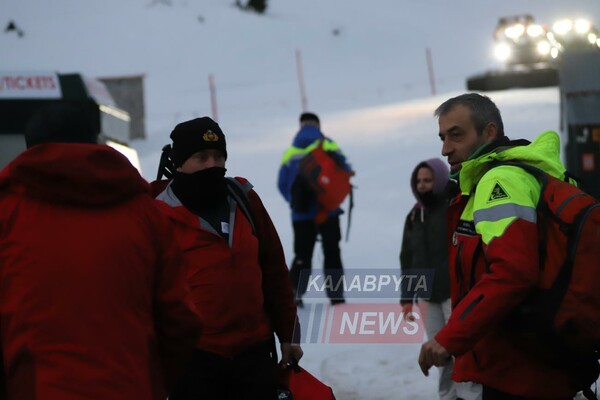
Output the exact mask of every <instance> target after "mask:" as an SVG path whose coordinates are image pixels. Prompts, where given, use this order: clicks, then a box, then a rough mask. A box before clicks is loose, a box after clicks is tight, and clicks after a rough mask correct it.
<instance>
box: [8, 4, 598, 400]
mask: <svg viewBox="0 0 600 400" xmlns="http://www.w3.org/2000/svg"><path fill="white" fill-rule="evenodd" d="M165 3H167V2H160V1H153V0H143V1H142V0H128V1H122V0H103V1H102V2H98V1H95V2H93V1H89V0H87V1H86V0H83V1H82V0H78V1H76V0H53V1H52V2H42V1H39V0H37V1H36V0H19V1H15V0H0V23H1V24H3V25H5V24H6V23H7V22H8V20H9V19H14V20H15V21H16V22H17V24H18V25H19V26H20V27H21V28H22V29H23V30H24V31H25V36H24V37H23V38H18V37H17V36H16V35H14V34H9V33H4V34H2V33H0V54H2V59H1V60H2V61H1V62H0V69H3V70H57V71H60V72H72V71H79V72H84V73H85V74H87V75H89V76H101V77H106V76H112V75H132V74H145V76H146V112H147V129H148V139H147V140H144V141H139V142H135V143H134V146H135V147H136V148H137V149H138V150H139V152H140V156H141V161H142V167H143V170H144V175H145V176H146V178H148V179H153V178H154V175H155V170H156V163H157V162H158V156H159V150H160V148H161V147H162V145H163V144H165V143H167V142H168V134H169V132H170V131H171V129H172V128H173V126H174V125H175V124H176V123H177V122H180V121H182V120H186V119H190V118H193V117H196V116H202V115H210V113H211V108H210V101H209V91H208V75H209V74H214V76H215V80H216V84H217V100H218V106H219V109H218V112H219V121H220V124H221V126H222V127H223V130H224V131H225V133H226V135H227V139H228V146H229V147H228V149H229V150H228V152H229V160H228V165H227V167H228V169H229V172H230V174H231V175H241V176H246V177H248V178H249V179H250V181H251V182H252V183H253V184H254V185H255V187H256V190H257V191H258V193H259V194H260V195H261V197H262V198H263V201H264V203H265V205H266V206H267V208H268V210H269V211H270V213H271V216H272V219H273V221H274V222H275V224H276V226H277V228H278V230H279V232H280V235H281V238H282V242H283V244H284V247H285V250H286V254H287V257H288V259H290V258H291V256H292V254H291V243H292V233H291V227H290V222H289V212H288V209H287V205H286V204H285V203H284V201H283V199H282V198H281V196H280V195H279V194H278V192H277V190H276V187H275V182H276V175H277V168H278V166H279V160H280V157H281V154H282V152H283V150H284V149H285V148H286V147H287V146H288V145H289V142H290V140H291V139H292V137H293V135H294V133H295V131H296V130H297V117H298V114H299V112H300V111H301V102H300V96H299V89H298V82H297V76H296V60H295V52H296V50H300V52H301V55H302V61H303V67H304V76H305V80H306V90H307V97H308V106H309V109H311V110H314V111H315V112H317V113H318V114H319V115H320V117H321V120H322V126H323V130H324V132H325V133H326V134H328V135H331V136H332V137H333V138H334V139H336V141H337V142H338V143H339V144H340V146H341V147H342V148H343V149H344V151H345V153H346V155H347V156H348V159H349V161H350V162H351V163H352V164H353V167H354V169H355V170H356V171H357V176H356V177H355V178H354V184H355V185H356V186H357V190H356V206H355V210H354V212H353V219H352V230H351V234H350V240H349V242H347V243H346V242H343V243H342V246H343V250H342V251H343V261H344V264H345V266H346V267H347V268H349V269H367V268H373V269H375V268H377V269H396V268H398V253H399V248H400V240H401V231H402V223H403V221H404V216H405V214H406V213H407V212H408V210H409V209H410V207H411V206H412V204H413V201H414V199H413V198H412V195H411V193H410V191H409V189H408V180H409V173H410V171H411V169H412V167H413V166H414V165H415V164H416V163H417V162H419V161H421V160H423V159H426V158H430V157H434V156H439V153H440V143H439V139H438V137H437V122H436V119H435V118H434V117H433V115H432V114H433V110H434V109H435V108H436V107H437V106H438V105H439V104H440V103H441V102H442V101H444V100H445V99H447V98H448V97H450V96H453V95H457V94H459V93H461V92H462V90H463V88H464V81H465V78H466V77H467V76H469V75H472V74H475V73H479V72H482V71H483V70H485V69H487V68H490V67H494V66H495V64H494V61H493V60H492V59H491V55H490V51H489V48H490V46H491V43H492V30H493V28H494V26H495V24H496V21H497V18H498V17H499V16H503V15H511V14H519V13H524V12H528V13H531V14H533V15H534V16H535V17H536V18H537V19H538V20H540V21H551V20H553V19H555V18H558V17H560V16H562V15H574V16H588V17H590V18H591V19H593V20H595V21H596V22H597V24H600V3H599V2H598V0H572V1H569V2H568V4H564V2H563V1H561V0H546V1H544V2H540V1H538V0H505V1H502V2H494V3H493V7H491V6H490V5H491V3H490V2H482V1H477V2H476V1H470V0H456V1H453V2H446V1H444V0H431V1H426V2H417V1H410V0H378V1H377V2H370V3H368V2H364V1H359V0H326V1H325V0H302V1H292V0H277V1H271V2H270V8H269V10H268V13H267V15H265V16H263V17H259V16H256V15H253V14H248V13H242V12H240V11H239V10H238V9H236V8H235V7H233V6H232V4H231V3H233V1H223V0H203V1H195V2H193V1H189V0H173V1H172V2H171V3H172V5H171V6H169V5H165ZM366 4H369V7H367V6H366ZM465 10H468V11H465ZM334 31H337V32H338V34H337V35H335V34H333V32H334ZM426 48H430V49H431V51H432V54H433V62H434V70H435V75H436V84H437V91H438V93H439V94H438V95H436V96H431V95H430V87H429V83H428V76H427V70H426V64H425V49H426ZM490 96H491V97H492V99H493V100H494V101H496V102H497V104H498V105H499V107H500V109H501V111H502V114H503V116H504V120H505V128H506V132H507V134H508V135H509V136H510V137H513V138H517V137H524V138H528V139H532V138H533V137H535V135H537V134H539V133H540V132H542V131H544V130H548V129H552V130H558V129H559V117H558V107H559V106H558V92H557V89H556V88H545V89H533V90H511V91H506V92H495V93H490ZM343 221H344V225H345V220H343ZM343 228H345V226H344V227H343ZM321 261H322V258H321V257H320V255H318V254H316V255H315V268H318V267H319V264H320V262H321ZM349 301H350V302H358V300H355V299H350V300H349ZM304 349H305V353H306V355H305V358H304V359H303V365H304V366H305V367H306V368H307V369H308V370H309V371H311V372H313V373H314V374H315V375H317V376H318V377H320V378H322V379H323V380H324V381H326V382H327V383H329V384H330V385H332V386H333V387H334V390H335V393H336V395H337V396H338V399H340V400H350V399H365V400H366V399H368V400H375V399H422V400H425V399H433V398H435V393H436V389H435V387H436V383H435V377H434V376H430V377H429V378H425V377H423V376H422V374H421V372H420V371H419V369H418V365H417V363H416V358H417V354H418V350H419V346H418V345H417V344H388V345H382V344H379V345H377V344H315V343H312V344H306V345H304Z"/></svg>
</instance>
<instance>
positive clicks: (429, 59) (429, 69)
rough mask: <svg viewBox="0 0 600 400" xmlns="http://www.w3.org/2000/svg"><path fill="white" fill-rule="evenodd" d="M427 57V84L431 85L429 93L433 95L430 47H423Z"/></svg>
mask: <svg viewBox="0 0 600 400" xmlns="http://www.w3.org/2000/svg"><path fill="white" fill-rule="evenodd" d="M425 56H426V58H427V70H428V71H429V86H430V87H431V95H432V96H435V76H434V75H433V62H432V61H431V49H430V48H429V47H428V48H427V49H425Z"/></svg>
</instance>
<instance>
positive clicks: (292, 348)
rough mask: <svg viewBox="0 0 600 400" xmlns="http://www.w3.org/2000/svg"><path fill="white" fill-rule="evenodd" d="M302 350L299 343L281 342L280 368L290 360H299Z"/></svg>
mask: <svg viewBox="0 0 600 400" xmlns="http://www.w3.org/2000/svg"><path fill="white" fill-rule="evenodd" d="M303 355H304V352H303V351H302V347H300V345H299V344H292V343H281V362H280V363H279V365H280V366H281V368H286V367H287V366H288V365H289V364H291V363H292V361H296V362H298V361H300V359H301V358H302V356H303Z"/></svg>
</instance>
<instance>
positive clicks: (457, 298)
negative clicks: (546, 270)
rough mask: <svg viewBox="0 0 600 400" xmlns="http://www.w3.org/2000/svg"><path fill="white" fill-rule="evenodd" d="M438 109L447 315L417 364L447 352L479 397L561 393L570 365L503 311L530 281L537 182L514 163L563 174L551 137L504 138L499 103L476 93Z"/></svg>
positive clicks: (551, 397)
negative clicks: (444, 184)
mask: <svg viewBox="0 0 600 400" xmlns="http://www.w3.org/2000/svg"><path fill="white" fill-rule="evenodd" d="M435 115H436V116H438V123H439V136H440V139H441V140H442V154H443V155H444V156H446V157H447V158H448V163H449V164H450V166H451V176H452V177H454V178H455V179H457V183H458V187H457V189H458V190H457V193H455V194H456V196H455V197H454V198H453V199H452V201H451V203H450V206H449V209H448V236H449V237H448V242H449V243H448V251H449V253H448V260H449V262H450V266H449V267H450V279H451V282H450V287H451V298H452V315H451V317H450V320H449V321H448V324H447V325H446V326H444V327H443V328H442V329H441V330H440V331H439V332H438V333H437V334H436V335H435V337H434V338H431V339H430V340H429V341H428V342H427V343H425V344H424V345H423V347H422V348H421V353H420V355H419V365H420V366H421V369H422V370H423V372H424V373H425V374H427V371H428V370H429V368H430V367H431V366H433V365H436V366H439V365H444V364H445V363H447V362H448V360H449V358H450V357H451V356H454V357H455V366H454V372H453V379H454V380H456V381H472V382H476V383H481V384H482V385H483V400H532V399H547V400H566V399H572V398H573V397H574V395H575V394H576V392H577V390H581V389H583V388H584V387H583V386H582V384H583V382H580V379H581V378H582V374H579V373H574V372H575V368H577V367H579V365H572V364H570V362H569V360H568V359H567V357H562V358H561V359H559V357H557V355H558V354H559V352H558V351H557V347H556V346H552V345H550V344H548V343H546V342H544V341H542V340H541V338H540V336H541V335H540V336H534V335H532V334H529V332H525V333H524V332H522V331H521V326H520V325H519V323H518V322H515V319H514V318H512V315H513V313H514V312H515V311H516V310H517V308H518V307H519V305H520V304H523V303H524V302H525V300H526V299H527V297H528V296H530V295H531V294H532V293H534V291H535V290H536V289H537V288H538V287H539V286H538V285H539V282H540V279H541V278H540V277H541V267H540V258H539V257H540V256H539V241H540V240H542V239H541V238H540V236H539V235H538V232H539V227H538V223H540V221H538V214H537V211H536V207H537V204H538V200H539V198H540V193H541V186H540V183H539V182H538V180H537V179H536V178H535V177H534V176H533V175H531V174H529V173H528V172H526V171H525V170H523V169H522V168H519V167H516V166H511V165H500V166H496V165H495V163H499V162H509V161H517V162H521V163H524V164H529V165H535V166H536V167H537V168H540V169H543V170H544V171H546V173H548V174H550V175H552V176H554V177H555V178H559V179H564V176H565V167H564V166H563V164H562V162H561V161H560V143H559V137H558V135H557V134H556V133H555V132H551V131H549V132H545V133H543V134H541V135H540V136H539V137H538V138H536V140H534V141H533V142H532V143H529V142H528V141H524V140H513V141H510V140H509V139H508V138H507V137H506V136H505V135H504V127H503V122H502V118H501V116H500V112H499V110H498V108H497V107H496V105H495V104H494V103H493V102H492V101H491V100H490V99H489V98H488V97H486V96H482V95H479V94H476V93H467V94H464V95H460V96H457V97H454V98H451V99H449V100H447V101H446V102H444V103H443V104H442V105H440V107H438V109H437V110H436V112H435Z"/></svg>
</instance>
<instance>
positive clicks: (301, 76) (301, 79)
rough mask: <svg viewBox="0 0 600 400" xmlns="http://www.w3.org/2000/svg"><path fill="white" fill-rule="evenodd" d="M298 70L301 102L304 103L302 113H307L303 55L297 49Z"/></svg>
mask: <svg viewBox="0 0 600 400" xmlns="http://www.w3.org/2000/svg"><path fill="white" fill-rule="evenodd" d="M296 70H297V72H298V85H299V86H300V101H301V102H302V111H306V108H307V102H308V101H307V100H306V88H305V87H304V70H303V69H302V53H300V50H298V49H296Z"/></svg>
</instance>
